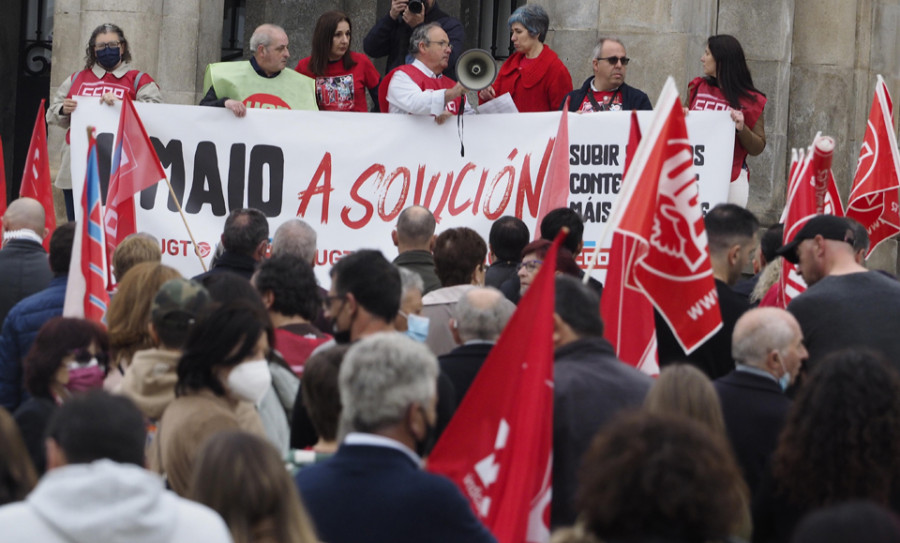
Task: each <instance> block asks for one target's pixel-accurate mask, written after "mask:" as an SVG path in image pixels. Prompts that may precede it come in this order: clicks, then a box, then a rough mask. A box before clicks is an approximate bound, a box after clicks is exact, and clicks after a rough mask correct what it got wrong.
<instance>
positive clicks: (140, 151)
mask: <svg viewBox="0 0 900 543" xmlns="http://www.w3.org/2000/svg"><path fill="white" fill-rule="evenodd" d="M165 178H166V173H165V171H164V170H163V167H162V164H160V162H159V157H158V156H157V155H156V150H155V149H154V148H153V144H152V143H151V142H150V138H149V137H148V136H147V131H146V130H144V124H143V123H142V122H141V118H140V117H139V116H138V114H137V111H135V109H134V103H133V102H132V101H131V98H129V97H128V96H127V95H126V96H125V98H124V99H123V101H122V113H121V115H120V116H119V130H118V133H117V134H116V149H115V152H114V154H113V164H112V173H111V175H110V179H109V192H108V194H107V197H106V213H105V214H104V217H103V226H104V229H105V231H106V255H107V276H108V277H109V280H110V285H109V287H110V288H112V280H113V279H112V277H113V276H112V273H111V269H112V255H113V252H114V251H115V250H116V247H118V246H119V244H120V243H122V241H123V240H124V239H125V238H126V237H128V236H129V235H130V234H134V233H135V232H137V223H136V221H135V211H134V196H135V194H137V193H139V192H140V191H142V190H144V189H146V188H149V187H152V186H153V185H155V184H157V183H159V182H160V181H162V180H164V179H165Z"/></svg>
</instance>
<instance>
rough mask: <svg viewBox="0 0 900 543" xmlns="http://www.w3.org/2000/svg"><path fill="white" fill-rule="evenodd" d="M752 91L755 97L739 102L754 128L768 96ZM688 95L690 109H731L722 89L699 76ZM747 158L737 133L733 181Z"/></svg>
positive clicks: (746, 120) (748, 122)
mask: <svg viewBox="0 0 900 543" xmlns="http://www.w3.org/2000/svg"><path fill="white" fill-rule="evenodd" d="M750 93H751V94H752V95H753V99H749V98H741V99H739V100H738V102H739V103H740V105H741V111H742V112H743V113H744V124H745V125H747V127H748V128H753V127H754V126H756V121H757V120H759V116H760V115H762V112H763V108H765V107H766V97H765V96H763V95H761V94H757V93H755V92H753V91H750ZM688 96H690V101H691V103H690V106H691V107H690V109H691V110H693V111H698V110H710V109H711V110H715V111H728V110H730V109H731V105H730V104H729V103H728V100H727V99H726V98H725V95H724V94H722V91H721V89H719V87H714V86H712V85H710V84H709V83H708V82H707V81H706V79H704V78H702V77H697V78H695V79H694V80H693V81H691V82H690V83H689V84H688ZM746 158H747V150H746V149H744V146H743V145H741V142H740V140H739V139H738V137H737V135H736V134H735V136H734V158H733V160H732V164H731V180H732V181H734V180H735V179H737V178H738V174H740V173H741V168H742V167H743V165H744V160H746Z"/></svg>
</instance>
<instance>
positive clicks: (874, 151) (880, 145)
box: [847, 75, 900, 257]
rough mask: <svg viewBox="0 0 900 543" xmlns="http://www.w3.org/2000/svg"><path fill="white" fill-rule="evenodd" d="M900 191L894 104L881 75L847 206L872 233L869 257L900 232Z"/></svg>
mask: <svg viewBox="0 0 900 543" xmlns="http://www.w3.org/2000/svg"><path fill="white" fill-rule="evenodd" d="M898 189H900V152H898V150H897V137H896V136H895V135H894V124H893V103H892V102H891V95H890V93H888V88H887V85H886V84H885V82H884V79H882V77H881V76H880V75H879V76H878V81H877V82H876V84H875V97H874V98H873V99H872V109H871V110H870V111H869V122H868V124H867V127H866V136H865V139H864V140H863V144H862V149H860V151H859V161H858V162H857V164H856V175H855V176H854V177H853V187H852V188H851V189H850V203H849V205H848V206H847V207H848V209H847V216H848V217H851V218H853V219H856V220H857V221H859V223H860V224H862V225H863V226H864V227H865V228H866V230H867V231H868V233H869V252H868V254H867V255H866V257H868V256H869V255H871V254H872V251H874V250H875V247H877V246H878V244H879V243H881V242H882V241H884V240H886V239H888V238H890V237H891V236H894V235H895V234H897V233H900V201H898Z"/></svg>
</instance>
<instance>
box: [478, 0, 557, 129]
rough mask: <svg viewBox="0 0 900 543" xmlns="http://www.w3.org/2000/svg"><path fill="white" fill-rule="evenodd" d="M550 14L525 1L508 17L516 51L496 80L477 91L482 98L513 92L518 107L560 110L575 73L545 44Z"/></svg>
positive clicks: (482, 100)
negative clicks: (570, 72)
mask: <svg viewBox="0 0 900 543" xmlns="http://www.w3.org/2000/svg"><path fill="white" fill-rule="evenodd" d="M549 26H550V18H549V17H548V16H547V12H546V11H544V8H542V7H541V6H539V5H537V4H526V5H524V6H522V7H520V8H519V9H517V10H516V11H514V12H513V14H512V15H511V16H510V17H509V31H510V40H511V41H512V42H513V45H514V46H515V48H516V52H515V53H513V55H512V56H511V57H509V58H508V59H506V62H504V63H503V66H502V67H501V68H500V73H499V74H497V80H496V81H494V84H493V85H492V86H490V87H488V88H486V89H484V90H482V91H481V92H479V93H478V97H479V98H480V99H481V102H487V101H488V100H493V99H494V98H495V97H497V96H501V95H503V94H505V93H507V92H508V93H510V95H511V96H512V99H513V102H515V103H516V107H517V108H518V109H519V111H523V112H524V111H557V110H558V109H559V105H560V104H561V103H562V101H563V99H565V97H566V95H567V94H569V93H570V92H572V76H571V75H569V70H567V69H566V67H565V65H563V63H562V61H561V60H559V57H558V56H556V53H554V52H553V51H552V50H551V49H550V47H549V46H547V45H544V38H546V37H547V27H549Z"/></svg>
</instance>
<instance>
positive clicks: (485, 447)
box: [427, 232, 565, 543]
mask: <svg viewBox="0 0 900 543" xmlns="http://www.w3.org/2000/svg"><path fill="white" fill-rule="evenodd" d="M564 236H565V234H564V233H562V232H561V233H560V235H558V236H557V237H556V239H555V240H554V242H553V245H551V247H550V250H548V251H547V256H545V257H544V260H545V261H546V262H556V254H557V250H558V249H559V245H560V243H561V241H562V239H563V237H564ZM554 276H555V270H554V267H553V266H542V267H541V269H540V271H539V272H538V275H537V277H536V278H535V280H534V283H532V284H531V286H530V287H529V288H528V290H527V291H526V292H525V296H523V297H522V300H521V301H520V302H519V307H518V308H517V309H516V312H515V313H514V314H513V316H512V319H510V321H509V324H507V325H506V329H505V330H504V331H503V334H502V335H501V336H500V339H499V340H498V341H497V344H496V345H495V346H494V348H493V349H491V353H490V355H488V358H487V360H485V362H484V365H483V366H482V367H481V371H479V372H478V376H477V377H476V378H475V381H474V382H473V383H472V386H471V387H470V388H469V391H468V392H467V393H466V396H465V398H463V401H462V404H460V406H459V408H458V409H457V410H456V414H454V416H453V418H452V419H451V420H450V424H449V425H448V426H447V429H446V430H444V433H443V434H442V435H441V439H440V441H438V443H437V446H435V448H434V451H432V453H431V455H429V457H428V463H427V465H428V470H429V471H432V472H434V473H440V474H442V475H445V476H447V477H449V478H450V479H451V480H453V482H455V483H456V484H457V486H459V488H460V489H461V490H462V492H463V494H464V495H465V496H466V497H467V498H468V499H469V503H470V504H471V505H472V509H474V511H475V514H476V515H477V516H478V518H480V519H481V521H482V522H484V524H485V525H486V526H487V527H488V529H490V530H491V532H493V534H494V536H495V537H496V538H497V541H499V542H500V543H523V542H535V543H546V542H547V541H549V540H550V528H549V525H550V495H551V475H552V473H551V472H552V470H551V463H552V449H553V311H554V295H555V287H554Z"/></svg>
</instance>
